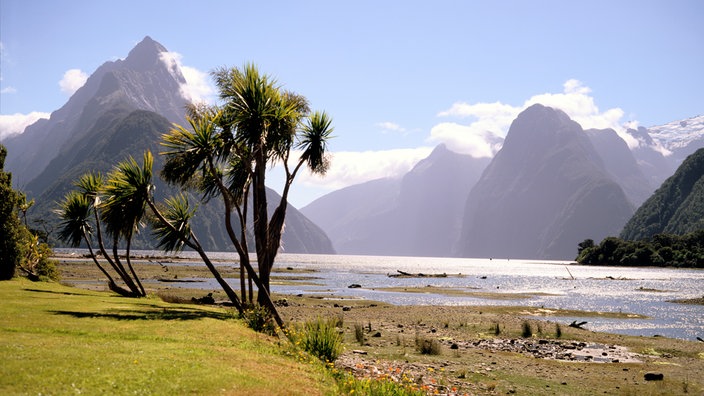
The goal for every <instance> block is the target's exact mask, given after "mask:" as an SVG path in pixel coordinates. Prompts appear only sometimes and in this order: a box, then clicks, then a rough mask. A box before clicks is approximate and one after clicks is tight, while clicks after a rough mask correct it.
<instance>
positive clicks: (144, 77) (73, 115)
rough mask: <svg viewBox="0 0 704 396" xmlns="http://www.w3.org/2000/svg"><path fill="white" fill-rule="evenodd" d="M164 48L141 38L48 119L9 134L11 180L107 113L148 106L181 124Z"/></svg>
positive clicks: (34, 169) (177, 81)
mask: <svg viewBox="0 0 704 396" xmlns="http://www.w3.org/2000/svg"><path fill="white" fill-rule="evenodd" d="M164 52H166V49H165V48H164V47H163V46H162V45H161V44H159V43H157V42H156V41H154V40H152V39H151V38H150V37H145V38H144V40H142V42H140V43H139V44H138V45H137V46H136V47H135V48H134V49H132V51H130V53H129V55H128V56H127V58H125V59H124V60H117V61H111V62H106V63H104V64H103V65H102V66H100V67H99V68H98V69H97V70H96V71H95V72H94V73H93V74H92V75H91V76H90V77H89V78H88V80H87V81H86V83H85V85H84V86H83V87H81V88H80V89H78V90H77V91H76V92H75V93H74V94H73V96H71V98H70V99H69V100H68V102H66V104H65V105H64V106H62V107H61V108H60V109H58V110H56V111H54V112H53V113H51V116H50V118H49V120H40V121H37V122H36V123H34V124H32V125H30V126H29V127H27V129H26V130H25V132H24V133H22V134H20V135H17V136H13V137H11V138H8V139H7V140H6V141H5V142H4V144H5V145H6V147H7V148H8V158H7V168H8V169H9V170H10V171H11V172H13V174H14V175H15V184H16V185H18V186H26V185H27V184H28V183H30V182H31V181H32V180H33V179H34V178H35V177H36V176H37V175H39V173H41V172H42V171H43V170H44V169H45V168H46V166H47V165H48V164H49V162H50V161H51V160H53V159H54V158H56V157H57V156H58V155H59V153H61V152H62V151H64V150H70V149H71V147H73V145H75V144H76V142H77V141H80V140H81V139H85V138H87V133H88V131H89V130H90V129H91V128H93V127H94V125H95V123H96V122H97V121H98V120H99V119H100V117H101V116H102V115H103V114H104V113H105V112H106V111H113V110H115V109H122V110H124V111H132V110H148V111H153V112H155V113H157V114H160V115H163V116H164V117H166V118H167V119H168V120H169V121H172V122H183V114H184V106H185V105H186V103H187V102H186V99H185V98H184V97H183V95H182V93H181V84H183V83H185V79H184V77H183V75H182V74H181V72H180V71H179V70H178V69H174V68H169V67H168V65H167V63H166V62H164V61H162V59H161V56H162V55H161V54H162V53H164ZM27 192H28V193H30V194H31V193H33V191H27ZM35 192H36V191H35Z"/></svg>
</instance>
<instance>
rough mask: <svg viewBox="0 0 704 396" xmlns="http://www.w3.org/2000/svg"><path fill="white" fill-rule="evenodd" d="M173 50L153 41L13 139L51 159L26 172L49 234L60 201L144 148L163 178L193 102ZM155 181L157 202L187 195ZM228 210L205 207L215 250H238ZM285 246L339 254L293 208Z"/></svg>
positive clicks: (204, 223)
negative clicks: (170, 59) (82, 180)
mask: <svg viewBox="0 0 704 396" xmlns="http://www.w3.org/2000/svg"><path fill="white" fill-rule="evenodd" d="M165 51H166V50H165V48H164V47H163V46H162V45H161V44H159V43H157V42H155V41H153V40H152V39H151V38H149V37H147V38H145V39H144V40H143V41H142V42H141V43H139V44H138V45H137V46H136V47H135V48H134V49H133V50H132V51H130V53H129V55H128V56H127V58H126V59H125V60H124V61H115V62H107V63H105V64H104V65H103V66H101V67H100V68H98V70H97V71H96V72H95V73H94V74H93V75H92V76H90V77H89V78H88V80H87V82H86V84H85V85H84V86H83V87H82V88H81V89H79V90H78V91H77V92H76V93H75V94H74V95H73V96H72V97H71V98H70V99H69V101H68V102H67V103H66V104H65V105H64V106H63V107H62V108H61V109H59V110H57V111H55V112H54V113H52V116H51V119H50V120H48V121H46V120H45V121H42V122H38V123H36V124H34V125H32V126H30V127H28V128H27V130H26V131H25V132H24V133H23V134H21V135H19V136H17V137H16V139H14V140H13V144H14V146H10V147H14V149H16V150H21V149H22V148H23V147H25V148H26V150H25V152H24V153H25V154H26V155H28V156H30V157H35V158H36V156H41V157H42V159H43V161H44V162H45V165H44V166H41V169H39V168H40V167H39V166H37V167H36V168H32V169H31V171H30V170H27V171H24V172H22V171H20V174H22V175H23V176H24V177H25V178H27V177H29V176H31V175H34V176H33V177H31V178H30V179H28V180H27V179H26V180H25V181H24V184H25V186H26V187H25V188H23V190H24V191H25V192H27V195H28V197H29V198H34V199H35V201H36V205H35V206H34V207H33V208H32V209H31V211H30V216H31V217H32V218H39V219H42V221H43V224H42V226H43V227H45V228H46V229H47V230H51V229H52V228H53V229H56V227H57V225H58V223H59V219H58V216H56V215H55V214H54V213H53V210H54V209H55V208H56V202H58V201H60V200H62V199H63V197H64V195H65V194H66V192H67V191H69V190H70V189H72V188H73V182H75V181H76V180H77V178H78V177H79V176H80V175H82V174H84V173H86V172H88V171H93V172H101V173H103V174H105V173H107V172H109V171H110V170H111V169H112V167H113V166H114V165H115V164H116V163H118V162H119V161H123V160H125V159H126V158H127V157H128V156H130V155H131V156H133V157H134V158H135V159H137V160H138V161H140V160H141V158H142V154H143V153H144V151H146V150H150V151H151V152H152V153H153V154H154V168H155V169H154V172H155V173H154V174H155V175H158V172H159V170H160V169H161V167H162V165H163V161H162V158H161V156H159V155H158V153H159V152H160V151H161V150H162V147H161V146H160V144H159V142H160V141H161V135H162V134H163V133H166V132H168V131H169V130H170V129H171V127H172V122H181V123H183V121H181V120H182V119H183V114H184V113H185V108H184V106H185V104H186V102H185V99H184V98H183V96H182V95H181V90H180V84H181V83H182V82H185V80H183V76H182V74H181V72H180V71H179V70H178V68H168V67H166V63H165V62H163V61H162V59H161V58H162V55H161V54H162V53H163V52H165ZM91 93H92V94H91ZM45 141H51V142H52V143H51V145H53V146H54V147H53V151H52V150H50V149H51V148H52V147H47V146H48V144H37V143H38V142H45ZM59 145H60V146H61V147H60V148H59ZM31 148H35V149H34V151H32V150H31ZM8 151H9V149H8ZM8 154H9V153H8ZM9 157H10V156H9V155H8V162H9ZM48 157H51V158H48ZM13 158H14V161H15V162H14V163H11V164H12V165H13V168H14V169H17V168H18V167H19V166H30V165H29V164H27V163H26V161H24V160H23V158H22V157H18V155H17V154H15V155H14V156H13ZM18 163H19V165H18ZM154 183H155V186H156V193H155V195H156V198H157V200H160V199H162V198H164V197H166V196H169V195H173V194H175V193H177V192H179V191H180V189H176V188H174V187H172V186H169V185H167V184H165V183H164V182H162V181H161V180H160V179H158V177H155V180H154ZM267 194H268V197H269V202H270V205H274V204H275V203H278V202H279V200H280V196H279V195H278V194H277V193H276V192H274V191H273V190H268V191H267ZM197 201H198V197H193V202H197ZM223 210H224V209H223V206H222V204H220V203H219V202H217V200H213V201H211V202H209V203H207V204H199V205H198V212H197V214H196V216H195V218H194V219H193V228H194V230H195V232H196V234H197V235H198V236H199V238H200V241H201V243H202V244H203V246H204V247H205V249H207V250H211V251H231V250H233V248H232V246H231V242H229V237H228V236H227V234H226V232H225V230H224V226H223V222H222V218H223ZM271 210H273V207H272V208H271ZM154 246H155V243H154V242H153V241H152V240H151V239H150V235H149V233H148V232H147V233H142V234H140V235H139V236H138V237H137V238H136V240H135V241H134V244H133V247H134V248H137V249H139V248H142V249H144V248H153V247H154ZM250 246H252V247H253V246H254V244H253V243H252V244H250ZM282 246H283V248H284V250H285V251H286V252H291V253H334V250H333V248H332V243H331V242H330V240H329V239H328V237H327V236H326V235H325V233H324V232H323V231H322V230H321V229H320V228H319V227H318V226H316V225H315V224H313V223H312V222H311V221H310V220H308V219H306V218H305V216H303V215H302V214H301V213H300V212H299V211H298V210H296V209H295V208H293V207H291V206H290V205H289V208H288V210H287V215H286V232H285V233H284V234H283V239H282Z"/></svg>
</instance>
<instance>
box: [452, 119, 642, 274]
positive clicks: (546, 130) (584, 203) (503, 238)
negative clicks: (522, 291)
mask: <svg viewBox="0 0 704 396" xmlns="http://www.w3.org/2000/svg"><path fill="white" fill-rule="evenodd" d="M632 213H633V206H632V205H631V204H630V203H629V202H628V199H627V198H626V195H625V193H624V192H623V190H622V188H621V187H620V186H619V185H618V184H617V183H616V182H615V181H613V180H612V178H611V177H610V176H609V175H608V173H607V172H606V170H605V168H604V164H603V161H602V160H601V158H600V157H599V155H598V154H597V152H596V150H595V149H594V146H593V145H592V143H591V142H590V141H589V138H588V137H587V135H586V134H585V133H584V131H583V130H582V128H581V127H580V126H579V124H577V123H576V122H574V121H572V120H571V119H570V118H569V117H568V116H567V115H566V114H565V113H564V112H562V111H559V110H554V109H552V108H548V107H545V106H542V105H533V106H531V107H529V108H528V109H526V110H524V111H523V112H522V113H521V114H520V115H519V116H518V117H517V118H516V120H514V121H513V123H512V124H511V127H510V129H509V132H508V134H507V136H506V140H505V141H504V145H503V147H502V149H501V150H500V151H499V152H498V153H497V154H496V156H495V157H494V159H493V160H492V161H491V163H490V164H489V166H488V167H487V169H486V170H485V171H484V173H483V174H482V176H481V179H480V180H479V181H478V182H477V184H476V185H475V186H474V188H473V189H472V191H471V192H470V194H469V198H468V200H467V203H466V209H465V214H464V220H463V228H462V233H461V237H460V240H459V242H458V245H457V253H458V254H459V255H460V256H463V257H504V258H525V259H567V260H571V259H573V258H574V256H575V252H576V246H577V243H579V242H581V241H582V240H584V239H586V238H592V239H596V240H599V239H601V238H603V237H605V236H607V235H614V234H615V233H617V232H618V230H620V229H621V227H622V226H623V224H625V222H626V221H627V220H628V218H629V217H630V216H631V214H632Z"/></svg>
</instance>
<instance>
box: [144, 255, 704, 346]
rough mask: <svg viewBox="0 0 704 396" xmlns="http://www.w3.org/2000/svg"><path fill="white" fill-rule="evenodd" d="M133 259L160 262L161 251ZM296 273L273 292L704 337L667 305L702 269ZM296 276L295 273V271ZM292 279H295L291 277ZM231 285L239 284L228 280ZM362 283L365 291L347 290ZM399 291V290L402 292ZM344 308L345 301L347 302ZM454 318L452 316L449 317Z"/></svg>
mask: <svg viewBox="0 0 704 396" xmlns="http://www.w3.org/2000/svg"><path fill="white" fill-rule="evenodd" d="M135 255H138V256H139V255H143V256H152V257H154V256H162V255H163V253H161V252H156V251H141V252H135ZM178 256H179V257H181V258H193V259H194V260H193V262H190V261H189V262H186V263H182V262H179V263H178V264H176V263H174V264H169V265H202V264H201V263H200V262H199V261H198V258H197V255H196V254H194V253H191V252H182V253H179V255H178ZM211 258H213V259H218V260H225V261H224V262H221V263H219V264H218V265H225V266H236V265H237V256H236V254H233V253H212V254H211ZM287 268H291V269H294V270H310V272H308V271H303V272H299V271H296V272H295V277H296V279H302V280H301V281H299V282H296V281H294V282H282V283H284V284H277V282H276V278H275V277H274V279H273V280H272V291H273V292H275V293H283V294H293V295H297V294H304V295H308V296H310V295H317V296H320V297H323V298H329V299H335V298H341V297H353V298H360V299H369V300H375V301H380V302H386V303H391V304H397V305H460V306H462V305H466V306H481V305H512V306H526V307H535V308H540V307H544V308H546V309H550V308H560V309H575V310H584V311H599V312H620V313H627V314H639V315H645V316H648V318H647V319H603V318H599V317H584V318H580V317H559V318H554V317H553V318H549V319H550V320H558V321H560V323H565V324H567V323H570V322H571V321H573V320H579V321H582V320H585V321H587V322H588V323H587V325H585V328H587V329H589V330H594V331H607V332H613V333H621V334H630V335H643V336H654V335H661V336H666V337H673V338H681V339H687V340H694V339H695V338H696V337H702V338H704V306H702V305H691V304H678V303H673V302H668V301H670V300H674V299H687V298H699V297H702V296H703V295H704V270H700V269H672V268H651V267H596V266H583V265H576V264H574V263H572V262H561V261H530V260H513V259H512V260H506V259H457V258H428V257H385V256H384V257H382V256H344V255H305V254H280V255H278V256H277V261H276V266H275V270H276V271H279V272H275V273H274V274H273V275H274V276H277V275H286V272H287ZM397 271H404V272H408V273H413V274H417V273H423V274H426V275H432V274H442V273H445V274H447V275H448V276H447V277H416V278H400V277H389V276H388V275H389V274H397V273H398V272H397ZM292 272H293V271H292ZM292 275H294V274H292ZM229 281H230V283H231V284H232V285H233V287H237V285H238V282H237V281H236V280H234V279H230V280H229ZM352 284H358V285H360V286H361V287H360V288H349V286H350V285H352ZM171 287H195V288H206V289H208V288H212V289H217V288H218V286H217V283H216V282H215V281H214V280H212V279H202V282H196V283H174V284H173V285H172V286H171ZM389 287H394V288H399V287H400V288H418V287H421V288H424V291H425V292H423V293H417V292H415V293H410V292H398V291H393V292H392V291H385V290H384V289H385V288H389ZM433 287H435V288H452V289H453V291H454V290H457V291H466V292H470V293H472V292H476V293H477V296H476V297H475V296H472V297H470V296H455V295H447V294H442V293H441V292H438V293H434V292H433ZM396 290H398V289H396ZM490 293H501V294H502V295H504V296H505V294H506V293H509V294H515V295H516V297H519V296H520V297H522V298H510V299H507V298H501V299H499V298H491V297H490ZM341 304H344V303H341ZM448 320H451V318H448Z"/></svg>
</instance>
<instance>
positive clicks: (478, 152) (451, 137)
mask: <svg viewBox="0 0 704 396" xmlns="http://www.w3.org/2000/svg"><path fill="white" fill-rule="evenodd" d="M486 124H487V123H485V122H482V121H477V122H474V123H472V124H471V125H461V124H457V123H454V122H443V123H440V124H437V125H435V126H434V127H433V128H432V129H431V130H430V138H429V141H433V142H442V143H445V145H446V146H447V148H448V149H450V150H452V151H454V152H457V153H462V154H469V155H471V156H472V157H475V158H483V157H488V158H491V157H493V156H494V154H496V152H497V151H499V149H500V148H501V144H502V143H503V138H502V137H501V136H499V135H498V134H497V133H496V132H494V131H492V129H495V128H494V126H492V125H486Z"/></svg>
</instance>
